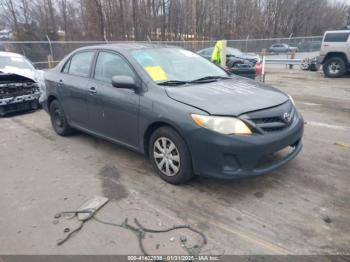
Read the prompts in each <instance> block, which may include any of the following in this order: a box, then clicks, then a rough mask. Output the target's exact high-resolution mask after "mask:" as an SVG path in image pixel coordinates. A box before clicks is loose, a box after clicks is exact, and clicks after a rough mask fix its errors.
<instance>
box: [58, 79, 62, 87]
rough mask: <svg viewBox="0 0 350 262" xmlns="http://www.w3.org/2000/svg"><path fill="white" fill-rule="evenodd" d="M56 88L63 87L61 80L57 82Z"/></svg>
mask: <svg viewBox="0 0 350 262" xmlns="http://www.w3.org/2000/svg"><path fill="white" fill-rule="evenodd" d="M58 86H59V87H61V86H63V80H62V79H60V80H59V81H58Z"/></svg>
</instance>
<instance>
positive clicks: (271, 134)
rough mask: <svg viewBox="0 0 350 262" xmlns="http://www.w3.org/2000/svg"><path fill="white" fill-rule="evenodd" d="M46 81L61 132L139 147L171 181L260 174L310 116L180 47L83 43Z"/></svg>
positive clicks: (295, 146) (290, 149)
mask: <svg viewBox="0 0 350 262" xmlns="http://www.w3.org/2000/svg"><path fill="white" fill-rule="evenodd" d="M45 82H46V87H47V101H45V103H44V108H45V109H46V110H47V112H48V113H49V114H50V117H51V122H52V126H53V128H54V130H55V131H56V133H57V134H58V135H61V136H67V135H70V134H72V132H73V131H74V130H75V129H76V130H80V131H83V132H86V133H89V134H91V135H94V136H98V137H101V138H103V139H106V140H109V141H111V142H114V143H118V144H122V145H124V146H126V147H128V148H130V149H132V150H135V151H138V152H141V153H143V154H145V155H147V157H149V159H150V161H151V163H152V165H153V166H154V169H155V171H156V172H157V174H158V175H159V176H160V177H161V178H162V179H164V180H165V181H167V182H169V183H172V184H180V183H184V182H186V181H188V180H189V179H191V178H192V177H193V176H194V175H201V176H212V177H220V178H235V177H242V176H251V175H262V174H265V173H268V172H271V171H272V170H274V169H276V168H279V167H280V166H282V165H284V164H286V163H287V162H289V161H290V160H292V159H293V158H294V157H295V156H296V155H297V154H298V153H299V152H300V150H301V148H302V135H303V126H304V121H303V118H302V116H301V115H300V113H299V112H298V110H297V109H296V108H295V105H294V101H293V99H292V98H291V97H290V96H289V95H287V94H285V93H283V92H281V91H279V90H277V89H275V88H273V87H271V86H268V85H265V84H262V83H259V82H255V81H253V80H249V79H245V78H241V77H238V76H232V75H229V74H228V73H227V72H226V71H225V70H223V69H222V68H220V67H218V66H216V65H214V64H213V63H211V62H209V61H207V60H206V59H205V58H202V57H201V56H199V55H197V54H195V53H193V52H190V51H187V50H183V49H180V48H176V47H167V46H159V45H152V44H149V45H141V44H113V45H99V46H90V47H84V48H80V49H78V50H75V51H74V52H72V53H71V54H69V55H68V56H67V57H66V58H65V59H63V60H62V61H61V62H60V63H59V64H58V65H57V66H56V67H55V68H54V69H52V70H50V71H48V72H46V74H45Z"/></svg>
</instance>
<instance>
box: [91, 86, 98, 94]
mask: <svg viewBox="0 0 350 262" xmlns="http://www.w3.org/2000/svg"><path fill="white" fill-rule="evenodd" d="M89 93H90V94H91V95H93V94H96V93H97V90H96V88H95V87H90V89H89Z"/></svg>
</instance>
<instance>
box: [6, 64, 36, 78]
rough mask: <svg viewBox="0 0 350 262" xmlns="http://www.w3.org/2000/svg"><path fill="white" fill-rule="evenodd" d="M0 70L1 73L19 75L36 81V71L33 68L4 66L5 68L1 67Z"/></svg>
mask: <svg viewBox="0 0 350 262" xmlns="http://www.w3.org/2000/svg"><path fill="white" fill-rule="evenodd" d="M0 71H1V72H3V73H7V74H16V75H20V76H23V77H26V78H29V79H31V80H33V81H35V82H37V75H36V72H35V71H34V70H30V69H23V68H18V67H12V66H6V67H5V68H1V69H0Z"/></svg>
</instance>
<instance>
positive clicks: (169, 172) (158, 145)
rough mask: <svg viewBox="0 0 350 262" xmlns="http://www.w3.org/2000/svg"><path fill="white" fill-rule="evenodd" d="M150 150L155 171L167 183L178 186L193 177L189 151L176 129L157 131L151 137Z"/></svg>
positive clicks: (166, 128) (163, 128) (167, 128)
mask: <svg viewBox="0 0 350 262" xmlns="http://www.w3.org/2000/svg"><path fill="white" fill-rule="evenodd" d="M148 150H149V156H150V160H151V162H152V165H153V167H154V169H155V170H156V172H157V174H158V175H159V176H160V178H162V179H163V180H165V181H166V182H168V183H170V184H174V185H178V184H183V183H185V182H187V181H189V180H190V179H191V178H192V177H193V172H192V163H191V156H190V153H189V150H188V148H187V145H186V143H185V141H184V140H183V139H182V137H181V136H180V135H179V134H178V133H177V132H176V131H175V130H174V129H172V128H170V127H161V128H159V129H157V130H156V131H155V132H154V133H153V134H152V136H151V139H150V143H149V148H148Z"/></svg>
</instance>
